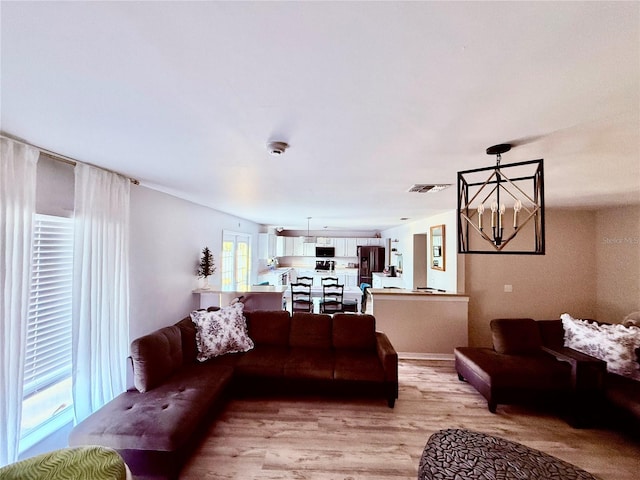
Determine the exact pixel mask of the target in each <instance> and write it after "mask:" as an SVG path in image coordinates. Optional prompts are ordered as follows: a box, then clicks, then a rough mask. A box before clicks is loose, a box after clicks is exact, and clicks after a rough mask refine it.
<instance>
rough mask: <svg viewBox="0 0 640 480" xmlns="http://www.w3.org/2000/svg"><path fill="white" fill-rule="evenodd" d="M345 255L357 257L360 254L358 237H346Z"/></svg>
mask: <svg viewBox="0 0 640 480" xmlns="http://www.w3.org/2000/svg"><path fill="white" fill-rule="evenodd" d="M344 244H345V245H344V249H345V254H344V256H345V257H357V256H358V239H357V238H345V239H344Z"/></svg>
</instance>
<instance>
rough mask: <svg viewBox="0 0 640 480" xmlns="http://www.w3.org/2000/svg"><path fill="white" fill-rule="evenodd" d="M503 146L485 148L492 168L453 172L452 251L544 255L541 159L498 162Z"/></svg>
mask: <svg viewBox="0 0 640 480" xmlns="http://www.w3.org/2000/svg"><path fill="white" fill-rule="evenodd" d="M509 150H511V145H510V144H508V143H503V144H500V145H494V146H492V147H489V148H487V154H488V155H496V165H495V167H485V168H477V169H474V170H465V171H463V172H458V253H509V254H531V255H544V174H543V160H542V159H539V160H529V161H526V162H518V163H511V164H508V165H500V161H501V159H502V154H503V153H506V152H508V151H509ZM487 173H488V174H489V176H488V177H487ZM485 204H486V205H488V208H489V209H490V211H491V215H490V219H489V221H487V220H486V219H485ZM487 224H489V225H487ZM516 237H517V238H516Z"/></svg>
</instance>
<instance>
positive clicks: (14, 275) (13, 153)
mask: <svg viewBox="0 0 640 480" xmlns="http://www.w3.org/2000/svg"><path fill="white" fill-rule="evenodd" d="M39 153H40V152H39V151H38V150H37V149H35V148H33V147H29V146H27V145H23V144H20V143H17V142H14V141H12V140H9V139H7V138H0V315H2V324H1V327H2V330H1V331H0V352H1V353H0V355H2V357H0V358H1V359H2V362H1V364H0V467H2V466H4V465H7V464H9V463H12V462H15V461H16V459H17V457H18V447H19V444H20V420H21V417H22V380H23V378H24V352H25V350H26V338H27V316H28V313H29V285H30V283H31V282H30V276H31V248H32V242H31V236H32V231H33V214H34V213H35V206H36V168H37V165H38V156H39Z"/></svg>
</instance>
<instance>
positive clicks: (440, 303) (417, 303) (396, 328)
mask: <svg viewBox="0 0 640 480" xmlns="http://www.w3.org/2000/svg"><path fill="white" fill-rule="evenodd" d="M369 293H370V294H371V298H372V313H373V315H374V316H375V317H376V329H377V330H380V331H383V332H385V333H386V334H387V336H388V337H389V340H391V343H392V344H393V346H394V347H395V349H396V350H397V351H398V353H399V354H400V355H403V356H404V357H410V356H412V355H413V356H417V357H434V358H453V349H454V348H455V347H462V346H467V343H468V307H469V297H467V296H465V295H460V294H456V293H449V292H438V291H431V290H408V289H404V288H371V289H369Z"/></svg>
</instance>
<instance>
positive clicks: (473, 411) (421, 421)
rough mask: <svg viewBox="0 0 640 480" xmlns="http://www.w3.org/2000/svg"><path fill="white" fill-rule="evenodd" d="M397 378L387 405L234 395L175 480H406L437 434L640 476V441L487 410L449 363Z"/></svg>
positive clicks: (408, 363)
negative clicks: (461, 431)
mask: <svg viewBox="0 0 640 480" xmlns="http://www.w3.org/2000/svg"><path fill="white" fill-rule="evenodd" d="M399 378H400V397H399V399H398V401H397V402H396V407H395V408H394V409H390V408H388V407H387V405H386V402H385V401H384V400H382V399H381V400H367V399H344V398H343V399H339V398H317V397H298V398H284V397H283V398H273V397H268V398H246V399H234V400H232V401H230V402H229V404H228V405H227V407H226V408H225V409H224V411H223V412H222V413H221V415H220V417H219V418H218V419H217V421H216V422H215V424H214V425H213V426H212V428H211V429H210V431H209V433H208V435H207V437H206V438H205V440H204V441H203V443H202V445H201V446H200V448H199V450H198V451H197V452H196V453H195V454H194V455H193V457H192V458H191V460H190V461H189V463H188V464H187V465H186V466H185V468H184V469H183V471H182V474H181V476H180V478H181V479H182V480H203V479H238V480H239V479H255V480H275V479H291V480H300V479H308V480H338V479H340V480H360V479H363V480H364V479H367V480H383V479H386V480H389V479H391V480H401V479H402V480H405V479H407V480H408V479H412V480H415V479H416V478H417V471H418V464H419V461H420V455H421V454H422V450H423V448H424V445H425V443H426V442H427V439H428V438H429V436H430V435H431V434H432V433H434V432H436V431H437V430H440V429H443V428H467V429H470V430H475V431H481V432H485V433H488V434H492V435H497V436H501V437H503V438H506V439H509V440H513V441H517V442H520V443H523V444H525V445H527V446H529V447H531V448H535V449H537V450H542V451H544V452H546V453H549V454H551V455H554V456H556V457H558V458H561V459H563V460H565V461H567V462H570V463H572V464H574V465H576V466H579V467H581V468H583V469H585V470H588V471H589V472H591V473H593V474H595V475H597V476H599V477H601V478H602V479H603V480H632V479H638V478H640V443H637V442H636V441H634V440H632V439H630V438H629V437H626V436H624V435H622V434H620V433H617V432H615V431H610V430H606V429H574V428H572V427H570V426H569V425H568V424H567V423H566V422H565V421H564V420H562V419H561V418H558V417H557V416H554V415H553V414H550V413H548V412H545V411H543V410H540V409H533V408H527V407H517V406H503V405H499V406H498V413H497V414H491V413H489V411H488V410H487V407H486V402H485V401H484V399H483V398H482V397H481V396H480V395H479V394H478V393H477V392H476V391H475V390H474V389H473V387H471V386H470V385H468V384H466V383H463V382H460V381H458V379H457V376H456V374H455V369H454V367H453V362H452V361H426V360H401V361H400V365H399Z"/></svg>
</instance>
